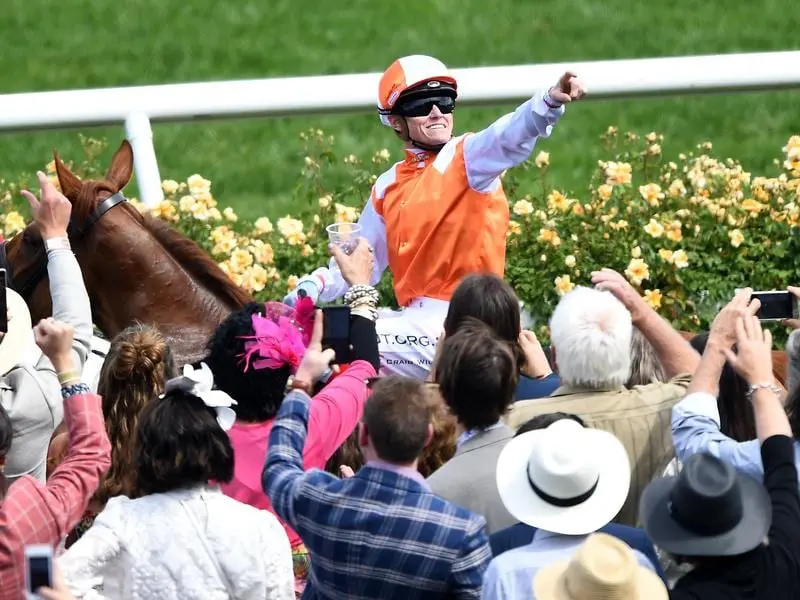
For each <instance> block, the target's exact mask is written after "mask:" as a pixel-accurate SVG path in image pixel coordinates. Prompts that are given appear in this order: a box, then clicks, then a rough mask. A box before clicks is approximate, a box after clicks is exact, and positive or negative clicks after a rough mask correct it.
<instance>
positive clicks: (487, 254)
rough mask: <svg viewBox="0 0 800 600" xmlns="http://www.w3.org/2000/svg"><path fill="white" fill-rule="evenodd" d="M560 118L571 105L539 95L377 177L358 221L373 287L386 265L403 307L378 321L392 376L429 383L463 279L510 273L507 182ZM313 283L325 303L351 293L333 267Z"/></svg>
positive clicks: (384, 357) (413, 154)
mask: <svg viewBox="0 0 800 600" xmlns="http://www.w3.org/2000/svg"><path fill="white" fill-rule="evenodd" d="M563 113H564V107H559V108H555V109H552V108H549V107H548V106H547V104H545V102H544V97H543V94H542V93H540V94H537V95H536V96H534V97H533V98H531V99H530V100H528V101H527V102H525V103H524V104H522V105H521V106H520V107H519V108H517V110H515V111H514V112H513V113H509V114H507V115H505V116H503V117H501V118H500V119H498V120H497V121H495V122H494V123H493V124H492V125H490V126H489V127H487V128H486V129H484V130H483V131H480V132H478V133H474V134H466V135H463V136H460V137H457V138H454V139H452V140H451V141H450V142H448V143H447V144H446V145H445V146H444V148H442V150H441V151H440V152H438V153H431V152H425V151H420V150H407V151H406V158H405V160H403V161H400V162H398V163H396V164H394V165H393V166H392V167H391V168H389V169H388V170H387V171H386V172H385V173H383V174H382V175H381V176H380V177H378V179H377V181H376V182H375V184H374V186H373V188H372V193H371V194H370V198H369V201H368V202H367V203H366V206H365V207H364V210H363V211H362V213H361V216H360V218H359V221H358V222H359V224H360V225H361V233H362V235H363V236H364V237H365V238H366V239H367V240H368V241H369V243H370V244H371V245H372V247H373V248H374V250H375V269H374V271H373V276H372V283H373V284H376V283H378V281H380V278H381V275H382V274H383V272H384V271H385V269H386V268H387V267H388V268H389V269H390V271H391V273H392V275H393V277H394V289H395V294H396V296H397V300H398V303H399V304H400V305H401V306H403V307H404V308H403V309H402V310H401V311H397V312H394V313H392V314H391V315H385V316H384V317H381V318H380V319H379V320H378V333H379V339H380V346H381V347H380V351H381V356H382V360H384V361H385V367H386V371H387V372H393V373H401V374H405V375H412V376H421V377H424V376H425V375H426V374H427V371H428V370H429V368H430V362H431V361H432V360H433V356H434V354H435V351H436V345H435V340H436V339H437V338H438V336H439V334H440V332H441V329H442V323H443V322H444V317H445V315H446V314H447V302H448V301H449V299H450V297H451V295H452V293H453V290H454V289H455V288H456V287H457V286H458V284H459V282H460V281H461V279H462V278H463V277H464V276H465V275H468V274H470V273H494V274H496V275H498V276H501V277H502V276H503V273H504V271H505V249H506V233H507V231H508V224H509V207H508V201H507V199H506V196H505V193H504V192H503V188H502V185H501V182H500V176H501V174H502V173H503V172H504V171H506V170H507V169H509V168H511V167H514V166H516V165H518V164H520V163H522V162H523V161H525V160H526V159H527V158H528V157H529V156H530V155H531V152H533V149H534V147H535V145H536V142H537V140H538V139H539V138H546V137H549V136H550V134H551V132H552V128H553V126H554V125H555V124H556V122H557V121H558V120H559V118H560V117H561V115H563ZM332 264H333V263H331V267H332ZM309 277H312V278H314V279H315V280H316V281H317V282H319V283H320V284H321V285H322V291H321V293H320V296H319V299H320V300H321V301H323V302H330V301H332V300H334V299H336V298H338V297H340V296H341V295H343V294H344V292H345V291H347V283H346V282H345V281H344V280H343V279H342V277H341V274H340V273H339V272H338V271H337V270H334V269H332V268H330V267H328V268H326V267H323V268H319V269H317V270H315V271H314V272H313V273H312V274H311V275H310V276H309ZM409 337H410V338H411V339H413V340H418V339H419V338H420V337H424V338H425V339H426V343H425V345H422V344H420V343H415V344H409V343H408V339H409ZM401 341H402V343H401ZM398 355H399V356H398ZM393 361H394V362H393ZM396 361H401V362H400V363H399V364H397V363H396ZM394 367H399V368H394Z"/></svg>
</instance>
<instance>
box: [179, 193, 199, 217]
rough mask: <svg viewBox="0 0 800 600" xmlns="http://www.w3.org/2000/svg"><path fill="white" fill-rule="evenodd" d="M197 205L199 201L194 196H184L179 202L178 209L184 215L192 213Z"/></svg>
mask: <svg viewBox="0 0 800 600" xmlns="http://www.w3.org/2000/svg"><path fill="white" fill-rule="evenodd" d="M195 204H197V200H195V199H194V197H193V196H183V197H182V198H181V199H180V200H178V208H179V209H180V211H181V212H182V213H191V212H192V208H193V207H194V206H195Z"/></svg>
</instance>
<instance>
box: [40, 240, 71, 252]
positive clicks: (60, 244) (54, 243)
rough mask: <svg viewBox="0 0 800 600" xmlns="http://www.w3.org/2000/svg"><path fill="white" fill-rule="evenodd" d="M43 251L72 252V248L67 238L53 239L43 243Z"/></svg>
mask: <svg viewBox="0 0 800 600" xmlns="http://www.w3.org/2000/svg"><path fill="white" fill-rule="evenodd" d="M44 247H45V250H47V251H48V252H50V251H51V250H72V246H70V244H69V238H65V237H54V238H50V239H47V240H45V241H44Z"/></svg>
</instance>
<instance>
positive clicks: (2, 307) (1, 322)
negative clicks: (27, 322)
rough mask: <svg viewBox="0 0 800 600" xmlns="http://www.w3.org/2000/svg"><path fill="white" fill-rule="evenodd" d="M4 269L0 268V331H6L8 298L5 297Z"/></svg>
mask: <svg viewBox="0 0 800 600" xmlns="http://www.w3.org/2000/svg"><path fill="white" fill-rule="evenodd" d="M6 284H7V282H6V270H5V269H0V288H2V289H0V332H2V333H8V298H7V297H6Z"/></svg>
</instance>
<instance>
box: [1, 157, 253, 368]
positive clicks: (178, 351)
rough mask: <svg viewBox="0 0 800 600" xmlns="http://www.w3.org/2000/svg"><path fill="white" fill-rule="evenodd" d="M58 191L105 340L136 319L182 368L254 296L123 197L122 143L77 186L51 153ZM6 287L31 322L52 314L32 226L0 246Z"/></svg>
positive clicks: (128, 170) (125, 163) (125, 166)
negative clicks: (103, 169)
mask: <svg viewBox="0 0 800 600" xmlns="http://www.w3.org/2000/svg"><path fill="white" fill-rule="evenodd" d="M55 165H56V174H57V175H58V181H59V183H60V185H61V190H62V192H63V194H64V195H65V196H66V197H67V199H68V200H69V201H70V202H71V203H72V219H71V224H70V229H69V238H70V243H71V245H72V249H73V251H74V253H75V256H76V258H77V260H78V263H79V264H80V267H81V271H82V272H83V278H84V282H85V284H86V289H87V291H88V293H89V299H90V301H91V305H92V317H93V320H94V322H95V324H96V325H97V326H98V327H99V328H100V330H101V331H102V332H103V333H104V334H105V335H106V336H107V337H108V338H109V339H111V338H113V337H114V336H115V335H116V334H117V333H119V332H120V331H122V330H123V329H124V328H125V327H127V326H128V325H131V324H132V323H134V322H136V321H138V322H141V323H145V324H149V325H155V326H156V327H158V328H159V329H160V330H161V332H162V333H163V334H164V335H165V336H166V337H167V339H168V340H169V342H170V344H171V345H172V348H173V352H174V353H175V360H176V363H177V364H178V365H179V366H181V365H184V364H187V363H193V362H196V361H198V360H200V359H201V358H203V356H204V355H205V345H206V342H207V341H208V338H209V337H210V335H211V334H212V333H213V331H214V330H215V328H216V327H217V325H218V324H219V323H220V322H222V321H223V320H224V319H225V317H226V316H227V315H228V314H229V313H230V312H231V311H233V310H237V309H239V308H241V307H242V306H244V305H245V304H246V303H248V302H251V301H253V299H252V298H251V297H250V296H249V295H248V294H247V293H245V292H244V290H242V289H241V288H239V287H238V286H237V285H235V284H234V283H233V282H232V281H231V280H230V278H229V277H228V276H227V275H226V274H225V273H224V272H223V271H222V270H221V269H220V268H219V267H218V266H217V264H216V263H215V262H214V261H213V260H212V259H211V258H209V256H208V255H207V254H206V253H205V252H204V251H203V250H201V249H200V248H199V247H198V246H197V245H195V244H194V242H192V241H190V240H188V239H186V238H184V237H183V236H181V235H180V234H179V233H177V232H176V231H174V230H173V229H172V228H170V227H169V225H167V224H166V223H164V222H163V221H161V220H159V219H156V218H154V217H150V216H148V215H142V214H141V213H139V211H138V210H136V208H135V207H133V206H131V205H130V204H128V203H127V201H126V200H125V197H124V196H122V194H121V190H122V189H123V188H124V187H125V186H126V185H127V184H128V182H129V181H130V178H131V174H132V170H133V151H132V149H131V146H130V144H129V143H128V142H127V141H123V142H122V145H121V146H120V148H119V150H117V152H116V153H115V154H114V157H113V159H112V161H111V166H110V168H109V169H108V172H107V173H106V175H105V179H103V180H87V181H81V179H79V178H78V177H77V176H76V175H75V174H73V173H72V172H71V171H70V170H69V168H68V167H67V166H66V165H65V164H64V163H63V162H62V161H61V159H60V158H59V156H58V153H55ZM5 250H6V263H7V265H8V266H9V267H10V269H11V270H10V272H9V279H10V280H11V285H12V287H14V288H15V289H16V290H17V291H18V292H19V293H20V295H22V297H23V298H24V299H25V301H26V302H27V303H28V307H29V308H30V311H31V317H32V319H33V321H34V323H35V322H37V321H38V320H39V319H41V318H44V317H47V316H50V315H51V314H52V305H51V301H50V290H49V282H48V279H47V257H46V254H45V250H44V247H43V244H42V239H41V236H40V234H39V232H38V231H37V228H36V226H35V225H33V224H31V225H28V226H27V227H26V228H25V230H24V231H22V232H21V233H20V234H17V235H16V236H15V237H14V238H13V239H11V240H9V241H8V243H7V244H6V248H5Z"/></svg>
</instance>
